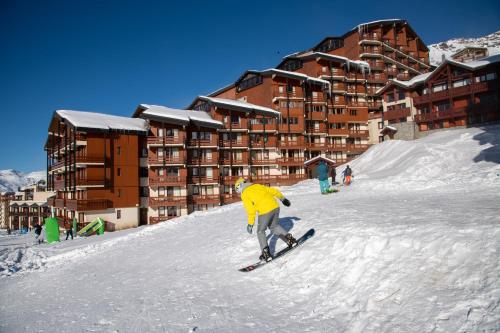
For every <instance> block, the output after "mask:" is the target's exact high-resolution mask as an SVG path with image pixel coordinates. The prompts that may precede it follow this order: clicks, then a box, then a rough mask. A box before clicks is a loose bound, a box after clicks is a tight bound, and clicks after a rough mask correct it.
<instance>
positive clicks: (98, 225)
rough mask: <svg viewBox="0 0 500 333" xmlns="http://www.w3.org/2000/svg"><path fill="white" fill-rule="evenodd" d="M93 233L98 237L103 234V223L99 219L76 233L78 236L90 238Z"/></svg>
mask: <svg viewBox="0 0 500 333" xmlns="http://www.w3.org/2000/svg"><path fill="white" fill-rule="evenodd" d="M94 232H96V233H97V234H98V235H102V234H103V233H104V221H103V220H102V219H101V218H100V217H98V218H97V219H95V220H94V221H92V222H90V223H89V224H87V225H86V226H85V228H83V229H81V230H80V231H78V236H90V235H92V234H93V233H94Z"/></svg>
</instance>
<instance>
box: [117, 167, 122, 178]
mask: <svg viewBox="0 0 500 333" xmlns="http://www.w3.org/2000/svg"><path fill="white" fill-rule="evenodd" d="M121 174H122V169H121V168H117V169H116V175H117V176H121Z"/></svg>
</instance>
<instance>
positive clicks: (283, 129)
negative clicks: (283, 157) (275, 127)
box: [279, 123, 304, 133]
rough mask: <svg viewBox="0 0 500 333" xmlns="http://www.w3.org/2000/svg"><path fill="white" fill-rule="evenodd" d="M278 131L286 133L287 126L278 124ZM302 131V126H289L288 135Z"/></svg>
mask: <svg viewBox="0 0 500 333" xmlns="http://www.w3.org/2000/svg"><path fill="white" fill-rule="evenodd" d="M279 131H280V132H282V133H288V125H287V124H280V126H279ZM303 131H304V125H303V124H301V123H299V124H290V133H302V132H303Z"/></svg>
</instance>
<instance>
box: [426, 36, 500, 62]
mask: <svg viewBox="0 0 500 333" xmlns="http://www.w3.org/2000/svg"><path fill="white" fill-rule="evenodd" d="M466 46H476V47H486V48H488V52H489V55H495V54H499V53H500V31H497V32H494V33H492V34H489V35H487V36H484V37H479V38H455V39H450V40H448V41H446V42H441V43H437V44H431V45H428V46H427V47H428V48H429V50H430V52H429V58H430V62H431V64H432V65H436V66H437V65H439V64H440V63H441V62H442V55H444V56H445V57H450V56H451V55H452V54H454V53H456V52H458V51H459V50H461V49H463V48H465V47H466Z"/></svg>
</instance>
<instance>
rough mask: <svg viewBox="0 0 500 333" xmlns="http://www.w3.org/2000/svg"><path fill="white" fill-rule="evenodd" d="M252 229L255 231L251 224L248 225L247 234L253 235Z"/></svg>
mask: <svg viewBox="0 0 500 333" xmlns="http://www.w3.org/2000/svg"><path fill="white" fill-rule="evenodd" d="M252 229H253V225H251V224H249V225H247V232H248V233H249V234H250V235H251V234H252Z"/></svg>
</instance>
